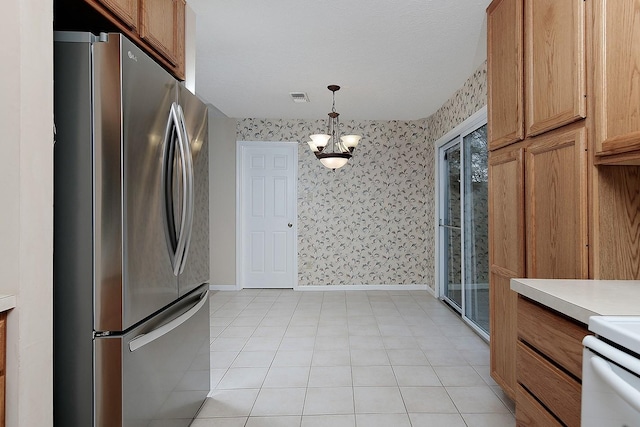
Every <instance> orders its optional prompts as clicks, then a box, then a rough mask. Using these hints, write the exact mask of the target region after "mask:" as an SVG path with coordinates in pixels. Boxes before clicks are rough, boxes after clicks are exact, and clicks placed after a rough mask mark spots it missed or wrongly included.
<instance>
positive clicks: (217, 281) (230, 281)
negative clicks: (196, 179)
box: [209, 108, 236, 290]
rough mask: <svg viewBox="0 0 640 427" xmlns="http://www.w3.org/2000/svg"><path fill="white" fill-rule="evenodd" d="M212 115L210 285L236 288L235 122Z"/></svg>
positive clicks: (210, 124)
mask: <svg viewBox="0 0 640 427" xmlns="http://www.w3.org/2000/svg"><path fill="white" fill-rule="evenodd" d="M220 116H221V113H220V112H219V111H218V110H216V109H215V108H210V113H209V185H210V188H209V223H210V252H209V253H210V256H211V285H212V287H214V288H216V289H224V288H227V289H232V290H233V289H235V287H236V160H235V159H236V120H235V119H229V118H226V117H220Z"/></svg>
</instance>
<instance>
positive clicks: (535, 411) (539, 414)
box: [516, 385, 562, 427]
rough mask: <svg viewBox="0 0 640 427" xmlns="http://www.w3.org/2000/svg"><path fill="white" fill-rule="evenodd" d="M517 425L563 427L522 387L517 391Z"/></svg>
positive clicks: (522, 426)
mask: <svg viewBox="0 0 640 427" xmlns="http://www.w3.org/2000/svg"><path fill="white" fill-rule="evenodd" d="M516 424H517V425H518V426H520V427H529V426H541V427H542V426H544V427H562V424H560V423H559V422H558V420H556V419H555V418H554V417H553V415H551V414H550V413H549V411H547V410H546V409H545V408H544V406H542V405H541V404H540V403H538V401H537V400H536V399H535V398H534V397H533V396H531V394H529V392H528V391H527V390H525V389H524V388H522V386H521V385H519V386H518V388H517V390H516Z"/></svg>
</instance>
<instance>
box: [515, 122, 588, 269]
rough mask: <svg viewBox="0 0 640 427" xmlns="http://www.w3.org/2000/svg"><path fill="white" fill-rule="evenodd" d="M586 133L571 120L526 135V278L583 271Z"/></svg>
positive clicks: (585, 265) (585, 257)
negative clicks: (528, 140)
mask: <svg viewBox="0 0 640 427" xmlns="http://www.w3.org/2000/svg"><path fill="white" fill-rule="evenodd" d="M586 134H587V133H586V129H585V127H584V126H583V124H582V123H581V124H576V125H574V126H571V127H567V128H562V129H558V130H555V131H553V132H549V133H547V134H544V135H541V136H539V137H536V138H532V139H531V144H530V145H529V146H528V147H527V149H526V150H525V165H526V166H525V170H526V172H525V182H526V189H527V191H526V195H525V205H526V210H525V212H526V214H525V216H526V228H527V235H526V249H525V252H526V260H527V262H526V264H527V275H526V277H531V278H540V279H586V278H587V277H588V275H589V256H588V255H589V253H588V229H589V227H588V223H587V216H588V205H587V164H588V157H587V150H586V149H587V138H586Z"/></svg>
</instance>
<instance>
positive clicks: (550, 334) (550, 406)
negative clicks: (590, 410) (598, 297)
mask: <svg viewBox="0 0 640 427" xmlns="http://www.w3.org/2000/svg"><path fill="white" fill-rule="evenodd" d="M588 333H589V332H588V330H587V328H586V326H585V325H582V324H581V323H578V322H576V321H574V320H572V319H569V318H566V317H565V316H563V315H561V314H559V313H557V312H555V311H553V310H551V309H549V308H546V307H544V306H542V305H539V304H537V303H534V302H532V301H530V300H527V299H526V298H523V297H522V296H520V297H518V342H517V357H516V368H517V382H518V386H517V390H518V391H517V394H516V421H517V424H518V425H519V426H529V425H531V426H533V425H552V426H553V425H566V426H569V427H573V426H575V427H579V426H580V410H581V408H580V404H581V391H582V339H583V338H584V337H585V336H586V335H587V334H588ZM558 421H559V422H558Z"/></svg>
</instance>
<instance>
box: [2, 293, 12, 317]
mask: <svg viewBox="0 0 640 427" xmlns="http://www.w3.org/2000/svg"><path fill="white" fill-rule="evenodd" d="M15 306H16V296H15V295H2V294H0V313H1V312H3V311H7V310H11V309H12V308H14V307H15Z"/></svg>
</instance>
